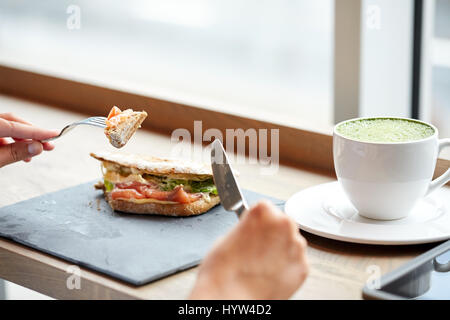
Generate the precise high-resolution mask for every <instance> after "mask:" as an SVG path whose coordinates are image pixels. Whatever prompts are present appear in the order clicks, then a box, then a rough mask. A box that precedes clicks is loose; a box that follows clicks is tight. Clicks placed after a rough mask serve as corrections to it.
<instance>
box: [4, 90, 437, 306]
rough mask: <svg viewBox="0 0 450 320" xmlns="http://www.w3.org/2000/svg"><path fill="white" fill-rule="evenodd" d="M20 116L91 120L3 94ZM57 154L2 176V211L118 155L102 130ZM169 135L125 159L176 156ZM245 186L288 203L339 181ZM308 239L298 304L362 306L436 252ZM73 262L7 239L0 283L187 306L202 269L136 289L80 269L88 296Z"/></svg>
mask: <svg viewBox="0 0 450 320" xmlns="http://www.w3.org/2000/svg"><path fill="white" fill-rule="evenodd" d="M2 112H14V113H15V114H17V115H18V116H21V117H23V118H25V119H27V120H29V121H32V122H33V123H35V124H37V125H39V126H42V127H47V128H55V129H58V128H62V127H63V126H64V125H66V124H68V123H70V122H73V121H76V120H79V119H80V118H83V117H85V115H82V114H77V113H73V112H68V111H65V110H61V109H55V108H51V107H49V106H46V105H42V104H37V103H32V102H29V101H25V100H19V99H16V98H11V97H8V96H4V95H0V113H2ZM55 144H56V149H55V150H54V151H52V152H49V153H46V154H44V155H41V156H39V157H37V158H34V159H33V160H32V161H31V163H29V164H26V163H23V162H22V163H16V164H13V165H10V166H6V167H4V168H1V169H0V183H1V190H2V193H1V195H0V207H2V206H5V205H9V204H13V203H15V202H18V201H22V200H26V199H29V198H31V197H35V196H39V195H42V194H45V193H48V192H52V191H56V190H59V189H62V188H66V187H70V186H74V185H77V184H80V183H83V182H87V181H91V180H93V179H95V178H100V177H101V173H100V167H99V163H98V161H96V160H94V159H92V158H91V157H90V156H89V152H91V151H98V150H103V149H106V150H113V148H112V147H111V146H110V145H109V143H108V142H107V140H106V138H105V137H104V136H103V134H102V133H101V132H99V129H98V128H93V127H92V128H91V127H82V128H78V129H76V130H74V131H72V132H71V133H70V134H68V135H67V136H65V137H64V138H62V139H60V140H58V141H57V142H56V143H55ZM170 148H171V144H170V140H169V137H168V136H165V135H160V134H156V133H152V132H148V131H144V130H140V131H139V132H138V133H137V134H136V136H135V137H134V138H133V139H132V140H131V142H130V143H129V144H128V145H127V146H125V147H124V148H123V151H126V152H140V153H149V154H155V155H162V156H164V155H166V156H167V155H170ZM237 169H238V170H239V172H240V177H239V180H240V182H241V184H242V187H244V188H247V189H250V190H254V191H257V192H261V193H264V194H267V195H270V196H273V197H277V198H280V199H284V200H287V199H288V198H289V197H290V196H291V195H292V194H293V193H295V192H297V191H298V190H301V189H304V188H307V187H310V186H313V185H316V184H320V183H324V182H328V181H333V180H334V179H335V178H334V177H332V176H328V175H326V174H323V173H321V172H314V171H311V170H308V169H306V168H303V169H299V168H292V167H287V166H280V169H279V172H278V173H277V174H276V175H272V176H261V175H259V174H258V170H259V169H258V167H256V166H255V165H249V164H246V165H237ZM302 233H303V234H304V236H305V237H306V239H307V240H308V258H309V261H310V265H311V273H310V276H309V278H308V279H307V281H306V282H305V284H304V285H303V286H302V288H300V289H299V290H298V291H297V292H296V293H295V294H294V296H293V299H360V298H361V288H362V287H363V286H364V284H365V283H366V281H367V279H368V278H369V277H370V276H371V275H372V274H371V273H370V271H369V270H368V269H367V268H368V267H369V266H371V265H376V266H379V268H380V270H381V273H386V272H388V271H390V270H392V269H394V268H396V267H398V266H399V265H401V264H403V263H405V262H406V261H408V260H409V259H411V258H413V257H415V256H417V255H418V254H420V253H423V252H424V251H426V250H427V249H429V248H431V247H432V246H434V245H433V244H431V245H419V246H371V245H357V244H350V243H344V242H340V241H334V240H328V239H325V238H321V237H318V236H314V235H311V234H307V233H304V232H302ZM68 266H70V264H69V263H67V262H65V261H64V260H61V259H58V258H55V257H53V256H50V255H47V254H44V253H41V252H39V251H36V250H33V249H30V248H27V247H25V246H22V245H19V244H17V243H14V242H12V241H8V240H3V239H0V278H3V279H5V280H8V281H12V282H15V283H17V284H19V285H22V286H25V287H28V288H31V289H33V290H36V291H38V292H41V293H43V294H46V295H48V296H51V297H54V298H58V299H111V298H113V299H135V298H137V299H185V298H186V297H187V296H188V293H189V292H190V290H191V288H192V286H193V284H194V281H195V277H196V273H197V268H192V269H189V270H187V271H184V272H180V273H178V274H175V275H172V276H169V277H167V278H164V279H162V280H159V281H156V282H153V283H151V284H148V285H145V286H141V287H134V286H131V285H128V284H125V283H123V282H120V281H117V280H115V279H113V278H110V277H107V276H104V275H102V274H99V273H97V272H93V271H89V270H87V269H84V268H82V269H81V289H79V290H78V289H73V290H69V289H67V287H66V280H67V278H68V276H70V274H69V273H67V272H66V270H67V267H68Z"/></svg>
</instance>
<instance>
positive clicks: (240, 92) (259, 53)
mask: <svg viewBox="0 0 450 320" xmlns="http://www.w3.org/2000/svg"><path fill="white" fill-rule="evenodd" d="M416 2H418V1H414V0H397V1H389V0H362V1H358V0H356V1H355V0H353V1H352V0H343V1H340V2H337V4H335V1H333V0H315V1H312V0H278V1H273V0H262V1H261V0H260V1H256V0H248V1H238V0H229V1H224V0H189V1H181V0H165V1H159V0H129V1H114V2H112V1H106V0H97V1H88V0H78V1H75V0H69V1H66V0H42V1H30V0H0V63H1V64H4V65H11V66H16V67H19V68H22V69H27V70H33V71H38V72H43V73H46V74H51V75H56V76H59V77H63V78H69V79H75V80H79V81H84V82H89V83H94V84H99V85H102V86H108V87H113V88H119V89H124V90H128V91H132V92H137V93H144V94H148V95H152V96H155V97H161V98H164V99H169V100H172V101H180V102H185V103H191V104H194V105H197V106H203V107H207V108H214V109H218V110H223V111H225V112H231V113H237V114H241V115H244V116H249V117H255V118H261V119H263V120H267V119H270V120H271V121H273V122H279V123H283V124H288V125H293V126H298V127H306V128H315V129H317V128H320V129H324V130H329V128H330V127H331V126H332V125H333V124H334V122H335V120H336V119H342V118H346V116H345V115H344V116H343V117H339V116H336V113H339V108H340V106H337V105H336V103H335V101H334V96H333V95H335V96H336V92H334V91H335V90H336V89H337V86H338V85H339V81H340V78H342V77H345V74H344V75H343V74H342V73H339V74H338V75H337V76H338V77H337V78H334V76H335V73H334V71H335V69H334V67H335V66H334V61H335V60H336V57H335V53H336V54H338V53H337V52H335V48H336V46H338V45H340V44H339V43H338V44H336V43H335V40H336V33H337V31H336V30H337V29H338V27H339V26H337V25H336V23H341V22H340V21H335V14H336V12H337V10H338V8H337V6H339V5H341V6H342V4H344V3H350V5H352V6H354V7H355V6H358V5H359V6H360V8H358V7H356V8H357V9H358V10H360V11H361V15H360V17H359V18H360V20H361V23H360V29H361V30H360V35H361V36H360V37H361V38H360V39H359V40H360V42H361V54H360V59H361V66H360V79H359V81H360V96H359V112H358V114H357V116H371V115H378V114H384V115H386V114H389V115H396V116H406V117H410V116H411V114H408V113H410V110H409V108H410V104H411V101H410V100H411V98H410V95H411V92H410V90H411V88H410V82H411V81H412V80H411V77H412V70H410V64H411V63H412V60H411V59H412V57H411V56H410V55H412V50H413V36H414V35H413V27H414V26H413V22H414V21H413V18H414V17H413V15H414V5H415V3H416ZM420 2H423V4H422V7H425V6H427V5H429V3H432V6H431V8H432V11H433V13H432V14H431V15H430V14H428V15H427V16H426V17H424V18H425V19H426V21H424V22H423V25H424V26H426V25H431V32H425V33H424V39H422V43H423V44H424V45H425V46H426V48H425V49H426V50H428V54H427V55H425V54H423V60H424V61H423V63H424V64H425V65H427V66H428V65H430V66H431V67H430V68H432V72H423V73H422V75H423V76H425V75H426V79H424V81H426V82H427V83H426V84H424V88H425V89H426V90H425V91H427V92H421V95H422V96H423V97H427V98H426V99H427V101H426V103H424V104H423V108H424V109H426V110H421V112H420V115H421V116H422V118H425V119H423V120H426V121H431V122H433V123H434V124H435V125H437V126H438V127H439V129H440V131H441V134H442V135H445V136H450V120H449V119H450V97H449V95H450V90H449V84H450V69H449V68H450V0H422V1H420ZM346 6H348V5H347V4H346ZM374 8H375V9H377V8H378V12H377V11H376V10H375V12H374V10H373V9H374ZM344 9H345V10H349V9H348V8H347V7H344ZM373 13H375V14H378V16H377V15H375V20H374V19H373V18H374V16H373ZM349 17H350V18H351V16H349ZM74 18H79V19H78V20H79V23H78V25H77V23H76V22H77V21H75V23H74ZM350 18H349V19H350ZM344 19H345V17H344ZM376 19H378V21H377V20H376ZM371 22H372V26H371V25H370V23H371ZM373 22H375V23H378V24H379V25H376V24H375V25H374V24H373ZM409 53H411V54H409ZM423 53H425V50H423ZM336 61H338V62H339V61H340V60H336ZM356 62H357V61H356ZM405 63H407V64H408V65H407V66H405V67H402V65H403V64H405ZM384 70H387V72H388V73H387V72H385V71H384ZM383 82H384V83H385V84H384V86H385V87H383V85H382V84H381V83H383ZM387 85H389V88H391V89H392V90H390V91H389V90H387V87H386V86H387ZM397 87H398V88H397ZM394 89H396V90H397V91H398V92H397V93H395V92H394V91H395V90H394ZM403 91H405V92H407V91H408V92H407V94H406V93H404V92H403ZM401 95H402V96H401ZM380 96H384V97H385V99H382V98H380ZM390 102H392V103H390ZM394 102H395V103H394ZM405 105H407V107H405ZM347 118H348V117H347ZM444 120H445V121H444Z"/></svg>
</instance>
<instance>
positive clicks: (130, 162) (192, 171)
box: [91, 151, 212, 178]
mask: <svg viewBox="0 0 450 320" xmlns="http://www.w3.org/2000/svg"><path fill="white" fill-rule="evenodd" d="M91 156H92V157H93V158H95V159H97V160H100V161H105V162H109V163H113V164H116V165H119V166H123V167H128V168H134V169H136V170H138V171H140V172H141V173H149V174H154V175H159V176H177V175H180V178H181V176H182V175H192V176H193V178H194V176H198V177H199V178H210V177H212V169H211V165H208V164H205V163H197V162H189V161H183V160H178V159H162V158H159V157H153V156H148V155H138V154H129V153H122V152H121V153H116V152H107V151H103V152H95V153H91Z"/></svg>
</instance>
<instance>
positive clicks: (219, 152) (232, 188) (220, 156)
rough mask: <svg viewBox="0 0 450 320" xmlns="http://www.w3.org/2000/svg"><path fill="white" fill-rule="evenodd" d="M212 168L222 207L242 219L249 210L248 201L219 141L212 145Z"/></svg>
mask: <svg viewBox="0 0 450 320" xmlns="http://www.w3.org/2000/svg"><path fill="white" fill-rule="evenodd" d="M211 166H212V171H213V176H214V183H215V185H216V188H217V192H218V193H219V198H220V202H221V204H222V206H223V207H224V208H225V210H227V211H234V212H235V213H236V214H237V216H238V217H240V216H241V214H242V213H243V212H244V211H245V210H247V209H248V205H247V201H246V200H245V198H244V197H243V196H242V192H241V189H240V188H239V184H238V183H237V181H236V178H235V176H234V174H233V169H232V168H231V166H230V162H229V160H228V157H227V154H226V152H225V150H224V149H223V145H222V143H221V142H220V140H217V139H216V140H214V142H213V143H212V148H211Z"/></svg>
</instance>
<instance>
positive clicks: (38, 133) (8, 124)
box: [0, 118, 58, 141]
mask: <svg viewBox="0 0 450 320" xmlns="http://www.w3.org/2000/svg"><path fill="white" fill-rule="evenodd" d="M57 135H58V131H55V130H47V129H41V128H38V127H35V126H30V125H26V124H23V123H19V122H14V121H7V120H5V119H1V118H0V137H12V138H18V139H33V140H39V141H40V140H45V139H49V138H52V137H55V136H57Z"/></svg>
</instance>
